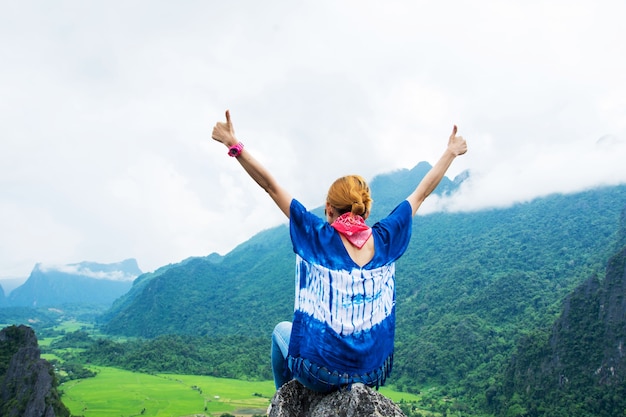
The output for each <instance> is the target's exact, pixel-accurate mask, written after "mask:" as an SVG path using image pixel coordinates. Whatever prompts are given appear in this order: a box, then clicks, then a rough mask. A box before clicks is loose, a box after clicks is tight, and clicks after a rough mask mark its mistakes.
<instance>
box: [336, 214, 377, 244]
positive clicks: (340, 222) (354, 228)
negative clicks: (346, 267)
mask: <svg viewBox="0 0 626 417" xmlns="http://www.w3.org/2000/svg"><path fill="white" fill-rule="evenodd" d="M331 226H332V227H334V228H335V230H337V231H338V232H339V233H341V234H342V235H343V236H345V237H346V239H348V241H349V242H350V243H352V244H353V245H354V246H356V247H357V248H359V249H361V248H362V247H363V245H365V242H367V239H369V237H370V236H371V235H372V229H371V228H370V227H369V226H368V225H366V224H365V220H363V217H361V216H359V215H353V214H352V213H350V212H348V213H344V214H342V215H341V216H339V217H337V219H336V220H335V221H334V222H333V223H332V224H331Z"/></svg>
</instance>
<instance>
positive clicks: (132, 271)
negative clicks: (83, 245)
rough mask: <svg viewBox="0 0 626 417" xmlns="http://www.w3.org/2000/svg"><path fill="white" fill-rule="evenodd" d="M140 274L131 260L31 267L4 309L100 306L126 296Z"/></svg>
mask: <svg viewBox="0 0 626 417" xmlns="http://www.w3.org/2000/svg"><path fill="white" fill-rule="evenodd" d="M140 274H141V270H140V269H139V267H138V266H137V262H136V261H135V260H134V259H127V260H125V261H122V262H117V263H112V264H99V263H94V262H81V263H77V264H69V265H61V266H45V265H42V264H37V265H35V268H34V269H33V271H32V272H31V274H30V276H29V277H28V279H27V280H26V282H24V283H23V284H22V285H21V286H20V287H18V288H16V289H14V290H13V291H12V292H11V294H9V296H8V298H7V302H6V305H8V306H12V307H15V306H25V307H61V306H63V305H68V304H75V305H104V306H106V307H109V306H110V305H111V303H112V302H113V301H114V300H115V299H117V298H118V297H120V296H121V295H123V294H124V293H126V292H127V291H128V290H129V289H130V287H131V286H132V281H133V280H134V279H135V278H136V277H137V276H138V275H140Z"/></svg>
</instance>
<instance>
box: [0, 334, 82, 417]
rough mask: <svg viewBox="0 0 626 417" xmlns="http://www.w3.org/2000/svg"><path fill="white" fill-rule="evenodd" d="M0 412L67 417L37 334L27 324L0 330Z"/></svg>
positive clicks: (9, 416)
mask: <svg viewBox="0 0 626 417" xmlns="http://www.w3.org/2000/svg"><path fill="white" fill-rule="evenodd" d="M0 356H1V357H2V358H3V359H4V360H6V359H8V362H7V363H4V364H3V366H2V367H1V369H0V370H1V372H0V416H2V417H5V416H6V417H18V416H37V417H68V416H69V415H70V412H69V410H68V409H67V408H66V407H65V406H64V405H63V403H62V402H61V400H60V398H59V393H58V391H57V382H56V378H55V377H54V370H53V368H52V366H51V365H50V363H48V361H46V360H44V359H41V357H40V351H39V347H38V345H37V337H36V336H35V332H34V331H33V329H31V328H30V327H28V326H19V327H17V326H10V327H7V328H5V329H2V331H0Z"/></svg>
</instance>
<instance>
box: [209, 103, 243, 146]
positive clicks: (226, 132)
mask: <svg viewBox="0 0 626 417" xmlns="http://www.w3.org/2000/svg"><path fill="white" fill-rule="evenodd" d="M211 137H212V138H213V139H215V140H216V141H218V142H220V143H223V144H224V145H226V147H230V146H233V145H235V144H237V138H236V137H235V129H234V128H233V124H232V122H231V121H230V111H229V110H226V122H217V123H216V124H215V126H214V127H213V133H211Z"/></svg>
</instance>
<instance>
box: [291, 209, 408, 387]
mask: <svg viewBox="0 0 626 417" xmlns="http://www.w3.org/2000/svg"><path fill="white" fill-rule="evenodd" d="M411 222H412V210H411V205H410V204H409V203H408V201H406V200H405V201H403V202H402V203H400V204H399V205H398V206H397V207H396V208H395V209H394V210H393V211H392V212H391V213H390V214H389V216H387V217H386V218H384V219H383V220H381V221H380V222H378V223H376V224H375V225H374V226H372V238H373V239H374V248H375V255H374V257H373V258H372V260H371V261H370V262H368V263H367V264H366V265H364V266H363V267H360V266H359V265H357V264H356V263H355V262H354V261H353V260H352V259H351V258H350V256H349V255H348V252H347V250H346V248H345V246H344V244H343V242H342V240H341V237H340V235H339V233H338V232H337V231H336V230H335V229H334V228H333V227H332V226H331V225H330V224H329V223H328V222H326V221H324V220H323V219H321V218H319V217H318V216H316V215H314V214H312V213H310V212H309V211H307V210H306V208H305V207H304V206H303V205H302V204H301V203H300V202H298V201H297V200H292V202H291V207H290V233H291V240H292V243H293V250H294V252H295V253H296V285H295V287H296V297H295V307H294V319H293V327H292V331H291V339H290V342H289V356H290V360H291V361H292V364H294V366H293V368H294V369H293V370H292V371H293V372H294V374H295V375H296V376H297V374H298V372H299V368H300V367H299V366H298V365H299V363H300V362H301V361H303V360H307V361H309V362H310V363H313V364H316V365H317V366H320V367H323V368H325V369H326V370H328V371H329V372H331V373H332V372H337V373H339V374H344V375H345V374H347V375H350V376H360V375H376V380H377V385H378V384H380V385H382V383H383V382H384V379H385V378H386V376H387V374H388V373H389V372H390V370H391V361H392V358H393V340H394V332H395V261H396V260H397V259H398V258H399V257H400V256H402V254H403V253H404V251H405V250H406V248H407V246H408V244H409V240H410V238H411Z"/></svg>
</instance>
